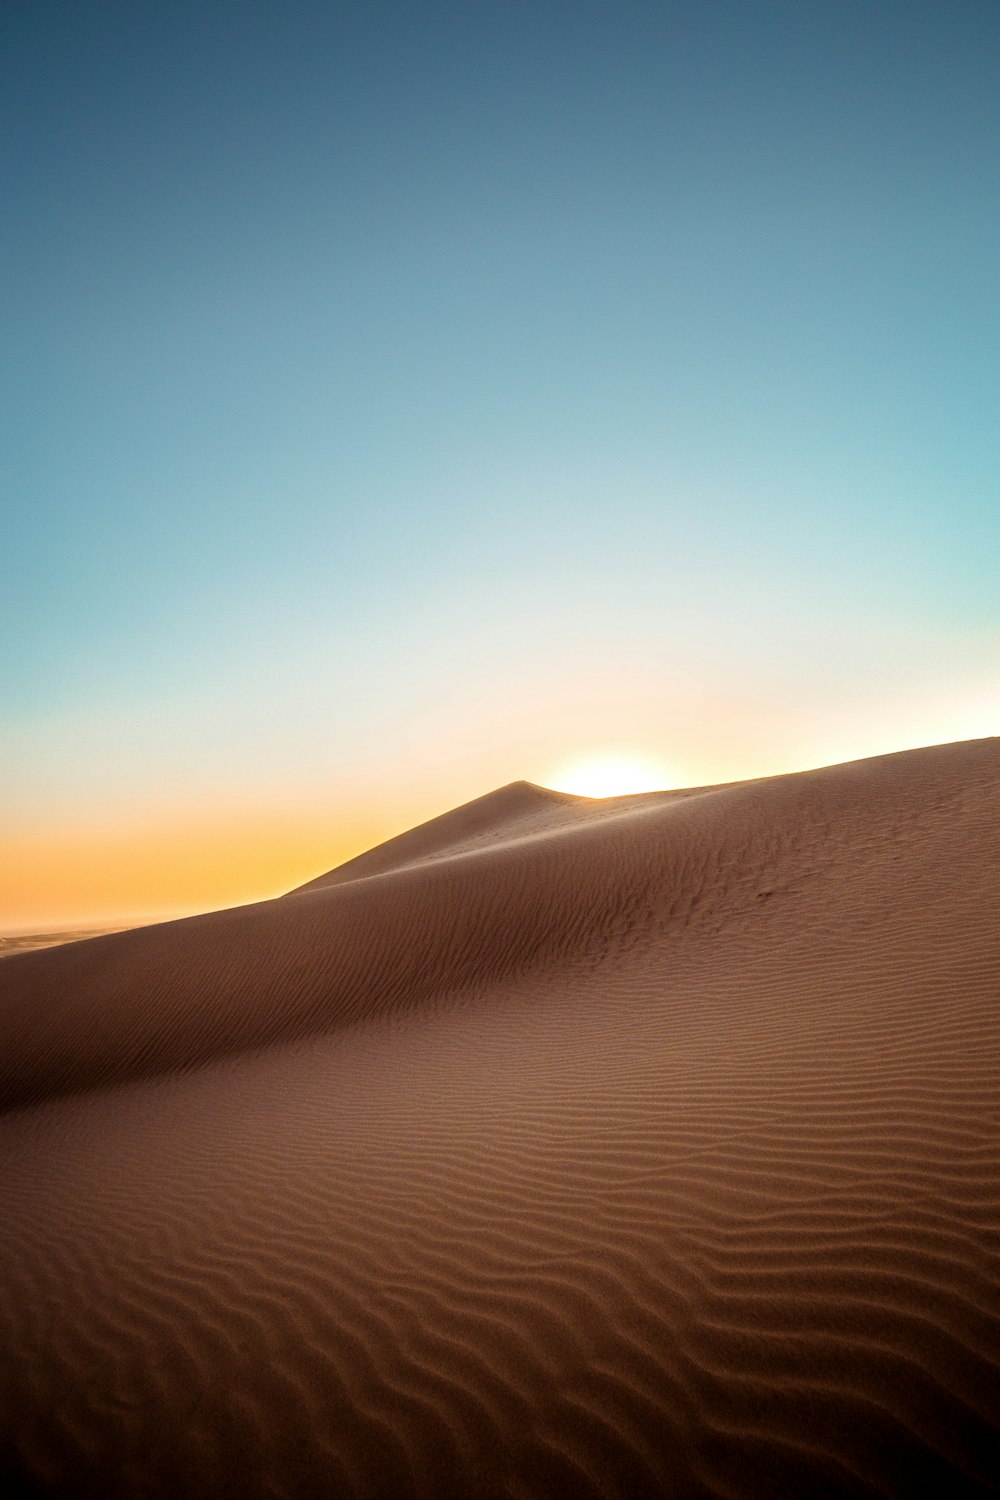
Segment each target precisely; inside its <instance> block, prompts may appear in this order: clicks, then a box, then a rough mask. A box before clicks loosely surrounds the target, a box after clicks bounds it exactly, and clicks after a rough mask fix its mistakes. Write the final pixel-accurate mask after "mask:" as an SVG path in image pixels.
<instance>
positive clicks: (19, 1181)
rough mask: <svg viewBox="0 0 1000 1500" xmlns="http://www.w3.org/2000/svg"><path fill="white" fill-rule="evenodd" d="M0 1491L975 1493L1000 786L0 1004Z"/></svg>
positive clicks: (252, 917)
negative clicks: (924, 1489) (926, 1489)
mask: <svg viewBox="0 0 1000 1500" xmlns="http://www.w3.org/2000/svg"><path fill="white" fill-rule="evenodd" d="M0 1108H2V1111H3V1112H2V1115H0V1204H2V1214H0V1493H3V1492H4V1490H3V1486H4V1484H6V1485H7V1486H8V1488H9V1489H10V1491H11V1493H15V1492H16V1493H28V1494H37V1495H55V1496H67V1497H69V1496H82V1495H88V1496H90V1495H92V1496H109V1497H116V1496H140V1495H141V1496H145V1495H150V1496H164V1497H168V1496H169V1497H171V1500H173V1497H178V1496H182V1497H183V1496H192V1497H201V1496H205V1497H208V1496H226V1495H232V1496H240V1497H257V1496H287V1497H289V1500H294V1497H300V1496H305V1497H312V1496H316V1497H320V1496H323V1497H326V1496H341V1495H342V1496H358V1497H405V1496H428V1497H431V1496H435V1497H437V1496H440V1497H456V1500H457V1497H474V1496H484V1497H501V1496H503V1497H511V1500H528V1497H532V1500H535V1497H537V1500H543V1497H549V1496H570V1497H581V1500H582V1497H596V1496H600V1497H616V1500H632V1497H659V1496H678V1497H707V1496H718V1497H737V1496H747V1497H778V1496H781V1497H798V1496H808V1495H885V1496H909V1495H911V1494H914V1493H916V1492H917V1488H918V1486H919V1485H920V1484H921V1483H922V1484H923V1485H924V1487H927V1486H929V1487H930V1490H931V1492H932V1493H935V1494H940V1495H942V1496H944V1495H987V1494H996V1493H997V1492H998V1490H1000V741H997V740H986V741H976V742H972V743H967V744H960V745H950V746H942V747H938V748H934V749H928V750H920V751H912V752H907V753H905V754H901V755H895V756H886V757H882V758H879V759H877V760H871V761H865V762H858V763H855V764H852V765H846V766H838V767H833V768H830V769H827V770H822V771H814V772H809V773H805V774H803V775H799V776H786V777H780V778H776V779H773V780H767V781H757V782H749V783H744V784H740V785H734V786H727V787H719V788H704V789H698V790H695V791H691V792H684V793H657V794H649V795H644V796H639V797H629V798H620V799H617V800H615V801H613V802H607V803H605V802H600V803H594V802H588V801H586V800H584V799H579V798H575V797H569V796H566V795H562V794H558V793H553V792H548V791H545V790H544V789H542V788H539V787H533V786H530V785H528V784H527V783H516V784H514V785H512V786H509V787H505V788H502V789H501V790H500V791H497V792H494V793H492V794H490V795H489V796H487V797H483V798H480V799H479V800H478V801H476V802H473V803H470V804H469V805H468V806H466V807H464V808H459V809H457V810H455V811H454V812H452V813H448V814H446V815H445V816H444V817H442V818H438V819H436V820H434V821H433V822H431V823H429V824H426V825H424V826H423V827H422V828H419V829H414V830H413V831H411V832H410V833H407V834H404V835H403V836H402V837H401V838H398V839H394V840H391V841H390V842H389V843H388V844H384V845H382V846H381V847H380V848H378V849H375V850H372V851H370V852H369V853H368V854H365V855H362V856H361V857H360V858H359V859H356V860H353V861H351V862H350V863H349V864H347V865H345V866H342V867H341V868H340V869H338V870H335V871H332V872H330V874H328V875H325V876H321V877H320V878H319V879H318V880H315V881H313V882H311V883H310V884H309V885H307V886H305V887H303V888H302V889H301V890H299V891H295V892H292V893H291V894H289V895H288V896H285V897H283V898H281V899H279V900H275V901H271V902H266V903H262V904H259V905H256V906H252V907H242V908H238V909H236V910H233V911H226V912H219V913H216V914H214V915H211V916H203V917H196V918H190V919H188V920H185V921H181V922H173V923H166V924H162V925H159V926H156V927H151V928H145V929H138V930H132V931H127V932H118V933H115V934H112V935H109V936H105V937H100V938H96V939H93V940H91V941H89V942H86V943H75V944H69V945H67V946H63V947H57V948H50V949H47V950H45V951H40V952H27V953H23V954H15V955H13V956H11V957H9V958H6V959H5V960H4V962H3V964H2V965H0Z"/></svg>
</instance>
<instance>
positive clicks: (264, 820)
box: [0, 808, 401, 934]
mask: <svg viewBox="0 0 1000 1500" xmlns="http://www.w3.org/2000/svg"><path fill="white" fill-rule="evenodd" d="M400 831H401V826H400V827H397V826H395V825H394V824H392V823H390V822H389V820H388V819H387V818H386V817H384V816H380V815H379V814H378V813H375V812H371V813H369V814H367V815H366V814H365V813H363V812H355V813H353V814H349V815H346V816H334V815H333V814H331V813H327V814H326V815H325V816H319V815H317V814H315V813H310V812H309V811H307V810H306V809H302V808H296V809H291V810H289V809H286V810H284V811H277V810H274V809H270V810H267V811H266V812H264V813H261V812H259V811H257V812H248V811H247V810H236V809H228V810H226V811H225V813H223V814H216V815H215V816H209V815H207V814H205V813H204V810H202V811H201V814H200V815H199V814H198V813H191V812H189V813H187V814H186V815H179V814H176V813H175V814H174V815H173V816H170V815H168V816H166V817H164V816H163V815H162V814H161V815H160V816H159V817H157V818H151V817H147V818H144V819H141V820H140V819H137V820H136V821H135V822H134V823H124V822H120V823H117V824H112V825H109V826H105V827H94V826H89V827H74V828H69V829H48V830H45V831H41V832H37V833H28V832H25V833H23V834H21V835H19V836H14V837H10V836H8V837H7V838H5V839H4V840H3V851H2V857H0V931H3V932H6V933H8V934H11V933H18V932H44V931H56V930H58V929H59V928H60V927H67V928H68V927H77V926H81V927H82V926H84V925H87V924H92V925H94V926H99V925H101V924H111V923H115V922H131V921H149V922H152V921H159V920H166V919H169V918H172V917H178V916H186V915H190V914H192V913H194V912H199V911H213V910H218V909H219V908H221V907H226V906H240V905H243V904H244V903H246V902H251V901H266V900H268V899H269V898H271V897H273V896H280V895H283V894H284V893H285V892H286V891H288V890H292V889H294V887H295V886H296V885H302V884H304V883H305V882H306V881H308V880H311V879H313V878H314V877H315V876H317V875H320V874H322V873H323V872H324V871H325V870H330V869H333V868H334V867H335V866H336V865H338V864H342V863H343V862H344V861H345V860H348V859H351V858H352V857H353V856H354V855H355V854H359V853H361V852H362V851H363V850H365V849H368V848H371V847H372V845H374V844H378V843H381V842H382V841H383V840H384V839H387V838H391V837H392V835H393V834H394V833H398V832H400Z"/></svg>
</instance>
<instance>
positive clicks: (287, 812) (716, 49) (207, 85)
mask: <svg viewBox="0 0 1000 1500" xmlns="http://www.w3.org/2000/svg"><path fill="white" fill-rule="evenodd" d="M998 63H1000V6H998V5H997V4H996V3H995V0H946V3H935V4H922V3H920V0H899V3H879V0H863V3H852V0H838V3H836V4H831V3H829V0H795V3H791V0H785V3H767V0H764V3H748V0H730V3H715V0H699V3H697V4H693V3H687V4H683V5H681V4H671V3H667V0H664V3H660V4H655V5H653V4H648V5H647V4H630V3H627V0H625V3H617V4H612V3H610V0H607V3H603V4H592V3H588V0H577V3H574V4H568V3H554V0H530V3H525V4H521V3H518V0H505V3H503V4H495V5H489V4H482V5H480V4H475V5H473V4H463V5H457V4H452V5H445V4H441V5H437V4H425V3H420V0H409V3H394V4H386V3H380V0H364V3H362V4H352V3H330V4H318V3H297V0H287V3H285V4H282V5H280V6H279V5H275V4H270V3H268V4H264V3H252V0H241V3H239V4H236V3H232V4H220V3H215V4H213V3H212V0H199V3H196V4H195V3H192V4H187V3H184V0H177V3H170V4H163V3H155V4H154V3H145V0H127V3H121V4H102V3H100V0H98V3H95V4H85V3H80V0H78V3H68V0H63V3H60V0H51V3H50V0H7V3H6V4H5V5H4V7H3V10H2V18H0V139H2V140H3V142H4V148H3V151H2V153H0V181H2V193H3V212H2V215H0V256H2V267H3V276H2V282H0V297H2V301H3V313H2V317H3V323H2V326H3V339H2V349H3V355H2V368H3V392H2V415H0V423H2V449H0V456H2V464H3V493H4V531H3V542H4V545H3V548H2V550H0V627H2V639H3V642H4V651H3V701H2V705H0V715H2V717H0V783H2V784H0V829H2V833H0V845H2V846H0V928H4V927H6V928H8V929H13V928H16V927H18V926H22V927H23V926H26V925H28V926H30V925H32V924H35V925H39V924H45V923H50V922H59V921H71V920H72V921H75V920H81V921H83V920H90V919H95V920H99V919H103V918H108V919H110V918H113V917H116V916H121V915H142V914H153V913H167V912H173V911H182V910H190V909H195V908H204V907H210V906H213V905H215V906H217V905H222V904H227V903H231V902H234V901H241V900H248V899H252V898H255V897H261V896H266V895H270V894H275V893H277V892H278V891H280V890H281V889H283V888H285V887H287V886H289V885H292V884H294V883H296V882H297V881H300V880H305V879H307V878H309V877H310V876H312V875H314V874H316V873H318V872H319V871H320V870H322V869H325V868H328V867H329V866H331V865H333V864H335V863H337V862H339V861H340V860H341V859H343V858H346V857H348V856H349V855H351V854H353V853H356V852H357V851H358V849H360V848H362V847H365V846H366V845H367V844H370V843H372V842H375V841H377V840H378V839H380V838H384V837H387V836H388V835H390V834H392V833H394V832H397V831H399V830H400V829H402V828H404V827H406V826H408V825H409V824H412V823H413V822H415V821H419V820H420V819H422V818H425V817H429V816H431V815H433V814H434V813H436V812H440V811H443V810H445V809H446V808H447V807H449V806H452V805H454V804H456V803H458V802H461V801H464V800H466V799H467V798H469V797H472V796H475V795H478V794H479V793H481V792H483V791H486V790H488V789H489V788H490V787H492V786H495V785H497V784H499V783H502V782H504V781H509V780H512V779H514V778H516V777H520V776H525V777H528V778H529V779H532V780H536V781H549V782H551V781H552V780H554V779H557V778H558V775H559V772H560V768H564V767H565V766H566V765H568V764H570V763H572V762H573V761H574V759H579V758H583V757H585V756H587V755H589V754H591V753H593V752H596V751H604V750H609V751H621V752H622V753H626V752H632V751H634V752H637V753H642V754H646V755H648V756H652V757H654V758H656V759H657V760H658V761H659V763H661V764H662V765H663V766H664V768H665V769H664V779H665V780H668V781H669V782H670V784H674V785H685V784H688V785H689V784H698V783H705V782H709V781H713V780H723V779H735V778H738V777H743V776H751V775H762V774H769V773H777V772H782V771H787V770H795V769H801V768H805V767H808V766H813V765H818V764H824V763H829V762H832V761H837V760H844V759H849V758H852V757H856V756H861V755H865V754H874V753H880V752H882V751H888V750H893V749H897V748H904V747H906V746H909V745H916V744H923V743H932V742H937V741H943V740H950V739H962V738H971V737H975V736H979V735H984V734H990V733H997V732H998V731H1000V713H998V704H1000V646H998V631H997V625H998V619H997V615H998V609H997V606H998V596H1000V585H998V566H997V560H998V557H1000V484H998V480H1000V455H998V440H997V432H998V422H997V410H996V407H997V392H998V389H1000V379H998V375H1000V372H998V358H997V351H998V332H1000V329H998V322H1000V319H998V302H1000V291H998V289H1000V277H998V275H997V266H998V263H1000V233H998V231H1000V190H998V183H1000V173H998V155H1000V152H998V143H1000V90H998V87H997V78H998Z"/></svg>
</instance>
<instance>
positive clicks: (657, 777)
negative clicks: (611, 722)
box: [549, 756, 670, 797]
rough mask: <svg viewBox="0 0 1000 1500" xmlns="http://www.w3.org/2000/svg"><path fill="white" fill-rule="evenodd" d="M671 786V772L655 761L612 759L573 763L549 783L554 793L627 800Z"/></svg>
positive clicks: (600, 758) (603, 757)
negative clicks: (626, 798) (627, 797)
mask: <svg viewBox="0 0 1000 1500" xmlns="http://www.w3.org/2000/svg"><path fill="white" fill-rule="evenodd" d="M669 784H670V778H669V775H668V773H667V772H666V771H665V769H664V768H663V767H662V766H658V765H656V764H655V763H654V762H652V761H648V760H634V759H625V758H620V759H619V758H614V757H610V756H595V757H594V758H593V759H590V760H580V761H574V763H573V764H572V765H570V766H566V767H565V769H564V770H562V771H560V772H559V773H558V774H557V775H556V776H554V777H553V778H552V780H551V781H550V782H549V785H550V786H551V787H552V788H553V790H554V791H557V792H572V793H573V795H574V796H576V797H626V796H631V795H632V794H634V793H635V792H658V791H662V790H663V789H664V788H665V787H667V786H669Z"/></svg>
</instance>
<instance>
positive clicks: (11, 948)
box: [0, 922, 137, 958]
mask: <svg viewBox="0 0 1000 1500" xmlns="http://www.w3.org/2000/svg"><path fill="white" fill-rule="evenodd" d="M136 925H137V924H136V923H135V922H130V923H121V924H119V925H117V926H114V927H71V928H62V929H60V930H59V931H58V932H17V933H8V934H6V935H5V934H3V933H0V958H10V957H11V955H12V954H14V953H31V952H34V951H35V949H37V948H57V947H58V946H59V944H60V943H79V942H82V941H83V939H84V938H92V937H103V936H104V934H105V933H106V932H124V931H125V929H126V927H129V926H131V927H135V926H136Z"/></svg>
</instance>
